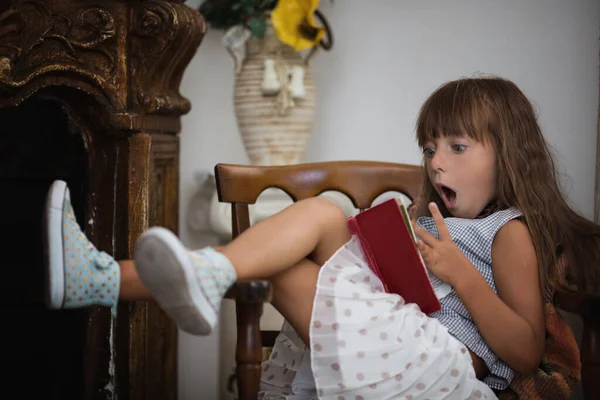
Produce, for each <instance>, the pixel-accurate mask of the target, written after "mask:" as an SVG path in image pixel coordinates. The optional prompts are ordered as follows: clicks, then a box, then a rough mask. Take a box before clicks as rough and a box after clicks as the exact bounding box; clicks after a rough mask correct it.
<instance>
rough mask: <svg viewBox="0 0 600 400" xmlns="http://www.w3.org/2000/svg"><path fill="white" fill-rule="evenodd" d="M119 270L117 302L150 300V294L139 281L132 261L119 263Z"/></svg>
mask: <svg viewBox="0 0 600 400" xmlns="http://www.w3.org/2000/svg"><path fill="white" fill-rule="evenodd" d="M119 267H120V268H121V286H120V288H119V300H122V301H144V300H151V299H152V294H151V293H150V292H149V291H148V289H146V287H145V286H144V285H143V284H142V282H141V281H140V277H139V275H138V273H137V270H136V269H135V263H134V262H133V261H132V260H124V261H119Z"/></svg>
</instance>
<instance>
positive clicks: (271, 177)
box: [215, 161, 422, 238]
mask: <svg viewBox="0 0 600 400" xmlns="http://www.w3.org/2000/svg"><path fill="white" fill-rule="evenodd" d="M215 177H216V182H217V193H218V197H219V201H220V202H226V203H231V205H232V222H233V237H234V238H235V237H237V236H238V235H239V234H241V233H242V232H243V231H244V230H246V229H247V228H248V227H249V226H250V219H249V215H248V205H249V204H254V203H256V200H257V199H258V196H259V195H260V194H261V193H262V192H263V191H264V190H265V189H267V188H271V187H275V188H279V189H281V190H283V191H285V192H286V193H287V194H288V195H289V196H290V197H291V198H292V200H293V201H297V200H302V199H305V198H309V197H314V196H317V195H319V194H321V193H323V192H326V191H330V190H333V191H339V192H341V193H344V194H345V195H347V196H348V198H349V199H350V200H351V201H352V203H353V204H354V206H355V207H356V208H358V209H360V210H364V209H366V208H369V207H370V205H371V204H372V203H373V200H375V199H376V198H377V196H379V195H381V194H383V193H385V192H388V191H398V192H401V193H403V194H405V195H406V196H407V197H409V198H410V199H411V200H412V199H414V198H415V197H417V195H418V193H419V190H420V187H421V179H422V169H421V167H419V166H416V165H408V164H398V163H389V162H375V161H329V162H321V163H310V164H297V165H286V166H265V167H261V166H248V165H235V164H217V165H216V167H215Z"/></svg>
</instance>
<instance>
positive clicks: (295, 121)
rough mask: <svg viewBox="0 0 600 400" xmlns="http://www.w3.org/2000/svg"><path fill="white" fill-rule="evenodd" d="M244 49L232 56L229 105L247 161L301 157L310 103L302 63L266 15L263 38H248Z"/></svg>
mask: <svg viewBox="0 0 600 400" xmlns="http://www.w3.org/2000/svg"><path fill="white" fill-rule="evenodd" d="M244 52H245V54H244V59H240V58H238V59H236V62H237V63H238V65H237V67H236V69H237V74H236V79H235V89H234V104H235V116H236V119H237V123H238V127H239V130H240V134H241V136H242V140H243V143H244V147H245V149H246V153H247V154H248V157H249V158H250V161H251V163H252V164H253V165H286V164H297V163H300V162H302V161H303V158H304V153H305V150H306V145H307V143H308V140H309V137H310V135H311V133H312V128H313V123H314V118H315V106H316V101H315V87H314V84H313V81H312V78H311V74H310V68H309V65H308V63H305V61H304V59H303V57H302V55H301V54H299V53H298V52H297V51H295V50H294V49H293V48H292V47H290V46H288V45H286V44H284V43H282V42H281V41H279V39H278V38H277V36H276V35H275V32H274V31H273V29H272V26H271V23H270V21H269V20H268V21H267V29H266V33H265V37H264V38H263V39H260V38H257V37H255V36H251V37H249V38H248V39H247V40H246V41H245V51H244Z"/></svg>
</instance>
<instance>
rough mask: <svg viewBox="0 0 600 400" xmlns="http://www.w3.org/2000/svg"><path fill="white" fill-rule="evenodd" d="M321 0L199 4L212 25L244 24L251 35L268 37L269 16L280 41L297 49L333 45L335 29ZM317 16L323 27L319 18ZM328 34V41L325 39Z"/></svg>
mask: <svg viewBox="0 0 600 400" xmlns="http://www.w3.org/2000/svg"><path fill="white" fill-rule="evenodd" d="M318 5H319V0H205V1H204V2H203V3H202V4H201V5H200V7H199V11H200V12H201V13H202V15H203V16H204V18H205V19H206V21H207V22H208V24H209V26H211V27H212V28H215V29H222V30H226V31H227V30H229V29H231V28H233V27H236V26H243V27H244V28H245V29H247V30H248V31H249V32H250V34H251V35H253V36H256V37H258V38H263V37H264V36H265V31H266V27H267V18H270V19H271V22H272V24H273V29H274V31H275V33H276V35H277V37H278V39H279V40H280V41H282V42H283V43H285V44H288V45H290V46H291V47H292V48H294V49H295V50H297V51H301V50H305V49H308V48H311V47H314V46H316V45H317V44H319V45H320V46H321V47H322V48H324V49H325V50H329V49H330V48H331V45H332V36H331V30H330V29H329V25H328V23H327V20H326V19H325V17H324V16H323V14H321V13H320V12H319V11H318V10H317V7H318ZM315 16H316V17H317V18H318V19H319V20H320V22H321V24H322V25H323V26H320V25H318V24H317V23H316V21H315ZM326 34H327V36H328V40H327V41H324V37H325V35H326Z"/></svg>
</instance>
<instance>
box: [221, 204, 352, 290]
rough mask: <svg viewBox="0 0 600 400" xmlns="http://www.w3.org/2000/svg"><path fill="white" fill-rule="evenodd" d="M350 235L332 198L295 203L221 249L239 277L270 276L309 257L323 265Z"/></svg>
mask: <svg viewBox="0 0 600 400" xmlns="http://www.w3.org/2000/svg"><path fill="white" fill-rule="evenodd" d="M349 239H350V233H349V231H348V228H347V220H346V216H345V215H344V213H343V212H342V211H341V210H340V209H339V207H338V206H337V205H335V204H334V203H333V202H331V201H330V200H327V199H325V198H311V199H307V200H302V201H299V202H297V203H295V204H292V205H291V206H289V207H288V208H286V209H284V210H282V211H281V212H279V213H278V214H275V215H273V216H271V217H270V218H267V219H265V220H263V221H261V222H259V223H258V224H256V225H254V226H253V227H251V228H250V229H248V230H247V231H245V232H244V233H243V234H241V235H240V236H239V237H238V238H236V240H234V241H232V242H231V243H230V244H228V245H227V246H225V247H223V248H222V249H220V251H221V253H223V255H225V256H226V257H227V258H228V259H229V260H230V261H231V263H232V264H233V266H234V268H235V270H236V272H237V277H238V279H256V278H269V277H271V276H273V275H275V274H278V273H279V272H282V271H285V270H286V269H288V268H290V267H291V266H293V265H296V264H297V263H299V262H300V261H301V260H303V259H304V258H307V257H309V258H310V259H311V260H313V261H314V262H315V263H317V264H318V265H322V264H323V263H324V262H325V261H327V259H329V257H331V256H332V255H333V253H334V252H335V251H336V250H337V249H339V248H340V247H341V246H342V245H343V244H344V243H346V242H347V241H348V240H349Z"/></svg>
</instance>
